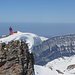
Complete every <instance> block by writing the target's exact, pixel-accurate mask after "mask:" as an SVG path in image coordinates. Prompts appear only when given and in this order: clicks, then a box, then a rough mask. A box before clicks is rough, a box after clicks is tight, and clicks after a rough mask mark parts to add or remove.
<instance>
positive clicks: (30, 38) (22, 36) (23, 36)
mask: <svg viewBox="0 0 75 75" xmlns="http://www.w3.org/2000/svg"><path fill="white" fill-rule="evenodd" d="M11 40H19V41H21V40H23V41H25V42H26V43H28V46H29V52H30V53H31V52H32V49H33V46H36V45H38V44H41V43H42V41H41V39H40V37H39V36H37V35H35V34H33V33H22V32H19V31H18V32H17V33H14V34H12V35H10V36H8V37H5V38H1V39H0V43H2V42H5V43H6V44H7V43H8V42H9V41H11Z"/></svg>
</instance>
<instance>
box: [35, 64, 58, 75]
mask: <svg viewBox="0 0 75 75" xmlns="http://www.w3.org/2000/svg"><path fill="white" fill-rule="evenodd" d="M34 68H35V75H58V73H57V72H56V71H55V70H53V71H52V70H51V69H50V68H48V67H45V66H39V65H35V66H34Z"/></svg>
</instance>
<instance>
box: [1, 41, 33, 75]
mask: <svg viewBox="0 0 75 75" xmlns="http://www.w3.org/2000/svg"><path fill="white" fill-rule="evenodd" d="M33 72H34V57H33V53H29V51H28V46H27V44H26V43H25V42H24V41H21V42H19V40H16V41H10V42H8V44H5V43H0V75H33Z"/></svg>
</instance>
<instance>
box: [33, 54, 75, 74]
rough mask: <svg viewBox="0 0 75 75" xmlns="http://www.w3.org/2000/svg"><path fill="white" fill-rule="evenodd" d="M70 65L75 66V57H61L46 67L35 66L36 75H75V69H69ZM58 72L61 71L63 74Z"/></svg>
mask: <svg viewBox="0 0 75 75" xmlns="http://www.w3.org/2000/svg"><path fill="white" fill-rule="evenodd" d="M70 65H75V55H73V56H71V57H63V58H61V57H60V58H58V59H55V60H53V61H51V62H48V63H47V64H46V65H45V66H39V65H35V66H34V69H35V75H75V67H73V68H71V69H67V67H68V66H70ZM56 70H60V71H61V72H62V73H63V74H61V73H58V72H57V71H56Z"/></svg>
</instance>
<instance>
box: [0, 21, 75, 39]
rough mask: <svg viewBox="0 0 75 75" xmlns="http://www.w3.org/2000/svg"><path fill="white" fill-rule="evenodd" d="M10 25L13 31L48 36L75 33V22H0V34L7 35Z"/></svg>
mask: <svg viewBox="0 0 75 75" xmlns="http://www.w3.org/2000/svg"><path fill="white" fill-rule="evenodd" d="M10 26H11V27H12V28H13V31H21V32H27V33H34V34H36V35H38V36H44V37H48V38H50V37H54V36H60V35H67V34H74V33H75V23H32V22H31V23H27V22H26V23H24V22H4V23H3V22H0V36H1V35H9V27H10Z"/></svg>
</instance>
